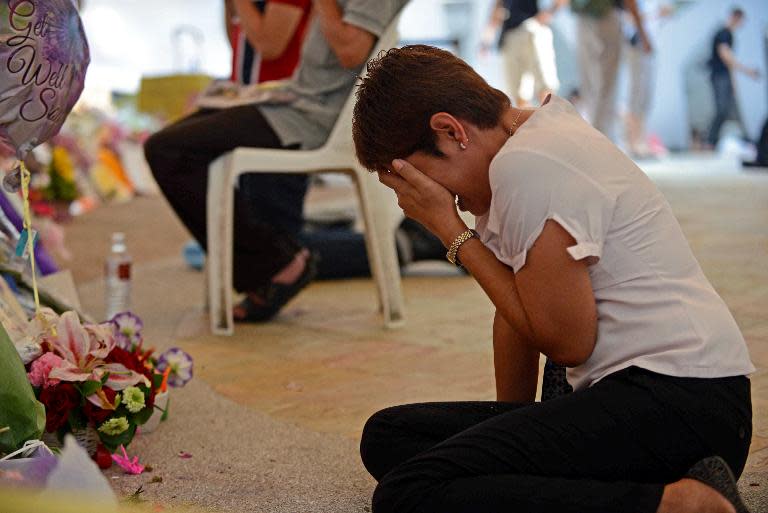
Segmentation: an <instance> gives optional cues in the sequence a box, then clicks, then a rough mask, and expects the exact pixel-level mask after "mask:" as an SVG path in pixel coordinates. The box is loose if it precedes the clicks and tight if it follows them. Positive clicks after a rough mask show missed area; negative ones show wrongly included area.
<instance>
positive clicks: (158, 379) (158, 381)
mask: <svg viewBox="0 0 768 513" xmlns="http://www.w3.org/2000/svg"><path fill="white" fill-rule="evenodd" d="M162 384H163V375H162V374H157V373H154V374H153V375H152V388H154V389H155V390H157V389H158V388H160V385H162Z"/></svg>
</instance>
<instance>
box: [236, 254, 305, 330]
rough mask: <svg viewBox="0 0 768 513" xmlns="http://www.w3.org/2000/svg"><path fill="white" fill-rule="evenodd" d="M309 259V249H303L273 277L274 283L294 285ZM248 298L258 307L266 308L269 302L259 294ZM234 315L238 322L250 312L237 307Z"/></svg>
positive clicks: (253, 293)
mask: <svg viewBox="0 0 768 513" xmlns="http://www.w3.org/2000/svg"><path fill="white" fill-rule="evenodd" d="M308 259H309V251H308V250H307V249H302V250H301V251H299V252H298V253H296V256H295V257H293V260H291V262H290V263H289V264H288V265H286V266H285V267H283V268H282V269H281V270H280V271H278V273H277V274H275V275H274V276H273V277H272V282H273V283H280V284H283V285H289V284H291V283H294V282H295V281H296V280H298V279H299V277H300V276H301V274H302V273H303V272H304V269H305V268H306V266H307V260H308ZM246 295H247V296H248V299H249V300H250V301H251V302H252V303H253V304H254V305H258V306H266V304H267V302H266V300H265V299H264V298H263V297H262V296H261V295H260V294H258V293H255V292H248V293H247V294H246ZM233 315H234V318H235V319H236V320H243V319H245V318H246V316H247V315H248V312H247V311H246V309H245V308H244V307H243V306H239V305H238V306H235V308H234V310H233Z"/></svg>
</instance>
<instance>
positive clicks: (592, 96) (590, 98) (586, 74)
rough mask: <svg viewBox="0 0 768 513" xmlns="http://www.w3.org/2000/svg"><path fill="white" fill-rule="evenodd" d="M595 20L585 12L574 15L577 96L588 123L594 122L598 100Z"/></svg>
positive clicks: (597, 51) (598, 42) (597, 48)
mask: <svg viewBox="0 0 768 513" xmlns="http://www.w3.org/2000/svg"><path fill="white" fill-rule="evenodd" d="M597 23H598V22H597V20H595V19H594V18H592V17H591V16H587V15H585V14H577V15H576V28H577V38H576V47H577V59H578V65H579V96H580V97H581V104H582V111H583V112H584V114H585V115H586V119H587V121H588V122H589V123H592V124H594V120H595V115H596V109H597V103H598V101H599V100H600V98H599V96H598V94H599V93H598V91H599V89H600V77H599V69H600V68H599V63H598V58H599V55H600V45H601V43H600V38H599V36H598V32H597Z"/></svg>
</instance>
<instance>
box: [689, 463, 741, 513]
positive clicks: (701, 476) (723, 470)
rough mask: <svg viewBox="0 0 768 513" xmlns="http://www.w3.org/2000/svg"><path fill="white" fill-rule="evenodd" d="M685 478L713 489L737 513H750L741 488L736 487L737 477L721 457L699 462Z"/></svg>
mask: <svg viewBox="0 0 768 513" xmlns="http://www.w3.org/2000/svg"><path fill="white" fill-rule="evenodd" d="M685 477H687V478H689V479H695V480H696V481H699V482H701V483H704V484H705V485H707V486H709V487H710V488H713V489H714V490H715V491H717V492H718V493H720V495H722V496H723V497H725V498H726V499H727V500H728V502H730V503H731V504H732V505H733V507H734V508H736V513H750V512H749V509H747V506H746V505H745V504H744V502H743V501H742V500H741V494H739V487H738V486H737V485H736V477H734V475H733V472H732V471H731V468H730V467H729V466H728V463H726V462H725V460H724V459H723V458H721V457H720V456H712V457H710V458H705V459H703V460H701V461H699V462H698V463H696V464H695V465H694V466H692V467H691V468H690V469H689V470H688V472H687V473H686V475H685Z"/></svg>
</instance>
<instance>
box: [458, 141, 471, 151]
mask: <svg viewBox="0 0 768 513" xmlns="http://www.w3.org/2000/svg"><path fill="white" fill-rule="evenodd" d="M467 142H469V141H467ZM459 148H461V149H462V150H466V149H467V145H466V144H464V142H463V141H459Z"/></svg>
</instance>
